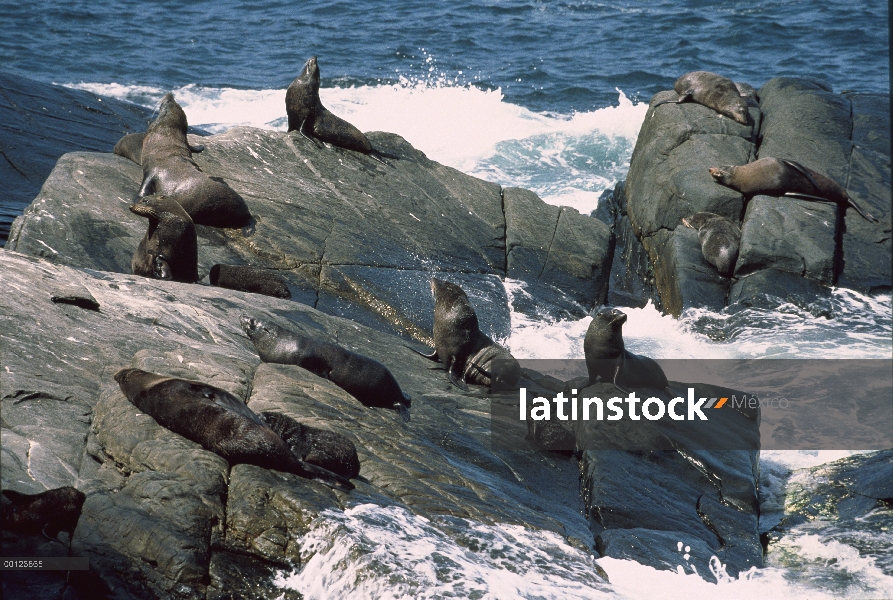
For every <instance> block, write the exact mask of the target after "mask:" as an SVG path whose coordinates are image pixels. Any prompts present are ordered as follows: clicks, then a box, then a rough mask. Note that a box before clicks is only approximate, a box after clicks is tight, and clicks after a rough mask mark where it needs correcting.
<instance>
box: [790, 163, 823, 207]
mask: <svg viewBox="0 0 893 600" xmlns="http://www.w3.org/2000/svg"><path fill="white" fill-rule="evenodd" d="M781 162H783V163H785V164H786V165H788V166H790V167H793V168H795V169H797V170H798V171H800V173H802V174H803V176H804V177H806V179H807V180H808V181H809V184H810V185H811V186H812V187H813V188H814V189H816V190H818V189H819V184H818V183H816V181H815V179H813V177H812V175H810V173H809V170H808V169H807V168H806V167H804V166H803V165H801V164H800V163H798V162H795V161H793V160H788V159H786V158H783V159H781ZM825 200H827V198H825Z"/></svg>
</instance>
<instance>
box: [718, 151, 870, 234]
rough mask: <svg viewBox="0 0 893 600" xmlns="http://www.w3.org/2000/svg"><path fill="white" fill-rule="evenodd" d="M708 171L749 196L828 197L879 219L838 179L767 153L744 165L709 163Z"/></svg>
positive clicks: (844, 206)
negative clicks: (717, 165) (715, 164)
mask: <svg viewBox="0 0 893 600" xmlns="http://www.w3.org/2000/svg"><path fill="white" fill-rule="evenodd" d="M710 175H711V176H712V177H713V179H715V180H716V182H717V183H719V184H722V185H724V186H726V187H730V188H732V189H734V190H738V191H739V192H741V193H742V194H745V195H748V196H753V195H757V194H767V195H769V196H794V197H800V198H803V199H805V200H820V201H822V200H827V201H830V202H835V203H836V204H837V205H838V206H840V207H841V208H843V209H844V210H846V208H847V207H848V206H852V207H853V208H855V209H856V212H858V213H859V214H860V215H862V217H863V218H864V219H866V220H867V221H870V222H872V223H878V222H879V221H878V220H877V219H876V218H875V217H874V216H872V215H870V214H869V213H867V212H865V211H864V210H862V207H861V206H859V205H858V204H856V203H855V202H854V201H853V199H852V198H850V197H849V195H847V193H846V190H845V189H844V188H843V186H841V185H840V184H839V183H837V182H836V181H834V180H833V179H831V178H830V177H826V176H825V175H822V174H821V173H816V172H815V171H813V170H812V169H809V168H807V167H804V166H803V165H801V164H800V163H798V162H794V161H792V160H787V159H781V158H772V157H768V156H767V157H766V158H761V159H760V160H757V161H754V162H752V163H748V164H746V165H740V166H722V167H710Z"/></svg>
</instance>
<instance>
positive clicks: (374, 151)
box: [367, 150, 391, 167]
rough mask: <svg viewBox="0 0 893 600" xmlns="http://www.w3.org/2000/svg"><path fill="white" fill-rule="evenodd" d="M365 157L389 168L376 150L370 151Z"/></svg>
mask: <svg viewBox="0 0 893 600" xmlns="http://www.w3.org/2000/svg"><path fill="white" fill-rule="evenodd" d="M367 156H370V157H372V158H374V159H375V160H377V161H378V162H380V163H381V164H383V165H384V166H386V167H390V166H391V165H390V164H389V163H388V162H387V161H385V159H384V158H383V155H382V153H381V152H379V151H378V150H372V152H370V153H369V154H368V155H367Z"/></svg>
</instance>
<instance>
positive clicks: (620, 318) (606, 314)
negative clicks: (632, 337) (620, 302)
mask: <svg viewBox="0 0 893 600" xmlns="http://www.w3.org/2000/svg"><path fill="white" fill-rule="evenodd" d="M596 316H597V317H600V318H601V319H603V320H605V321H607V322H608V323H609V324H610V325H615V324H619V325H623V324H624V323H626V319H627V316H626V313H625V312H623V311H622V310H618V309H616V308H603V309H601V310H600V311H598V313H597V314H596Z"/></svg>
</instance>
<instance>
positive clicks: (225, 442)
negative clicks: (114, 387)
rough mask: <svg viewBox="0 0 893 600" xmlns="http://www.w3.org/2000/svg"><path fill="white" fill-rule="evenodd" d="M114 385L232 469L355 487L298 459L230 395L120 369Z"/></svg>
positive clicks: (343, 487) (156, 417) (280, 440)
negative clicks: (235, 466) (274, 472)
mask: <svg viewBox="0 0 893 600" xmlns="http://www.w3.org/2000/svg"><path fill="white" fill-rule="evenodd" d="M115 381H117V382H118V385H119V386H120V387H121V391H122V392H124V395H125V396H127V399H128V400H130V402H131V403H133V405H134V406H136V407H137V408H138V409H140V410H141V411H143V412H144V413H146V414H147V415H149V416H150V417H152V418H153V419H155V420H156V421H157V422H158V424H159V425H161V426H162V427H166V428H167V429H170V430H171V431H173V432H174V433H176V434H178V435H182V436H183V437H185V438H186V439H188V440H192V441H193V442H196V443H197V444H200V445H201V446H202V447H203V448H204V449H205V450H209V451H211V452H214V453H215V454H218V455H220V456H222V457H223V458H225V459H226V460H227V461H229V463H230V464H240V463H244V464H249V465H257V466H258V467H262V468H264V469H276V470H278V471H285V472H287V473H294V474H295V475H300V476H301V477H306V478H308V479H316V480H317V481H320V482H322V483H324V484H326V485H328V486H331V487H335V488H339V489H342V490H345V491H350V490H352V489H353V487H354V486H353V484H352V483H350V481H348V480H347V479H345V478H344V477H342V476H340V475H336V474H335V473H332V472H331V471H329V470H327V469H324V468H321V467H318V466H315V465H311V464H308V463H306V462H304V461H303V460H301V459H300V458H298V457H297V456H296V455H295V454H294V453H293V452H292V451H291V450H290V449H289V447H288V445H287V444H286V443H285V442H284V441H283V440H282V438H281V437H279V436H278V435H276V433H275V432H274V431H273V430H272V429H270V427H269V426H268V425H267V424H266V423H265V422H264V420H263V419H261V418H260V417H259V416H257V415H256V414H255V413H254V412H253V411H252V410H251V409H250V408H248V407H247V406H245V403H244V402H242V401H241V400H239V399H238V398H236V397H235V396H233V395H232V394H230V393H229V392H226V391H224V390H221V389H219V388H215V387H212V386H210V385H206V384H204V383H201V382H198V381H187V380H185V379H176V378H174V377H164V376H163V375H158V374H156V373H149V372H148V371H142V370H140V369H121V370H120V371H118V372H117V373H115Z"/></svg>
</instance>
